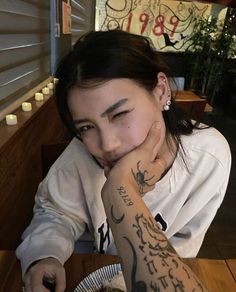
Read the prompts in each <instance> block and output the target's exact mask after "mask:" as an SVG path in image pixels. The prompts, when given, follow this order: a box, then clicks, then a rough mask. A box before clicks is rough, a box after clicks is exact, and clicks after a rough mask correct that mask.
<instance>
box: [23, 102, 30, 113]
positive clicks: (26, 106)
mask: <svg viewBox="0 0 236 292" xmlns="http://www.w3.org/2000/svg"><path fill="white" fill-rule="evenodd" d="M21 107H22V110H23V111H24V112H30V111H31V110H32V105H31V103H30V102H22V104H21Z"/></svg>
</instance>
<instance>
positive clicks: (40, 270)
mask: <svg viewBox="0 0 236 292" xmlns="http://www.w3.org/2000/svg"><path fill="white" fill-rule="evenodd" d="M45 281H46V282H49V283H53V284H54V283H55V290H54V291H55V292H64V291H65V288H66V276H65V269H64V267H63V265H62V264H61V263H60V262H59V261H58V260H57V259H55V258H46V259H42V260H40V261H39V262H37V264H35V265H33V266H32V267H31V268H30V269H29V271H28V272H27V273H26V275H25V277H24V282H25V291H26V292H48V291H50V290H49V289H47V288H46V287H45V286H44V285H43V282H45Z"/></svg>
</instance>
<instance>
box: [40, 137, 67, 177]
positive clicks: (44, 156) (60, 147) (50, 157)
mask: <svg viewBox="0 0 236 292" xmlns="http://www.w3.org/2000/svg"><path fill="white" fill-rule="evenodd" d="M69 143H70V142H69V141H66V142H60V143H55V144H42V145H41V162H42V176H43V178H44V177H45V176H46V175H47V173H48V171H49V169H50V167H51V166H52V165H53V163H54V162H55V161H56V160H57V158H58V157H59V156H60V155H61V153H62V152H63V151H64V150H65V148H66V147H67V146H68V145H69Z"/></svg>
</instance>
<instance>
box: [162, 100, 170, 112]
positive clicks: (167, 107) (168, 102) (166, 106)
mask: <svg viewBox="0 0 236 292" xmlns="http://www.w3.org/2000/svg"><path fill="white" fill-rule="evenodd" d="M170 105H171V101H170V100H167V102H166V105H164V111H168V110H169V109H170Z"/></svg>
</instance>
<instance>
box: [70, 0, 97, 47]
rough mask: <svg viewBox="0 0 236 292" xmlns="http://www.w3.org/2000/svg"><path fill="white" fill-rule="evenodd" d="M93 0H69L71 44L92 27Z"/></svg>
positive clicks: (93, 18) (93, 21)
mask: <svg viewBox="0 0 236 292" xmlns="http://www.w3.org/2000/svg"><path fill="white" fill-rule="evenodd" d="M94 23H95V0H71V31H72V45H73V44H74V43H75V42H76V41H77V39H78V38H79V37H80V36H81V35H83V34H84V33H86V32H87V31H90V30H92V29H94Z"/></svg>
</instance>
